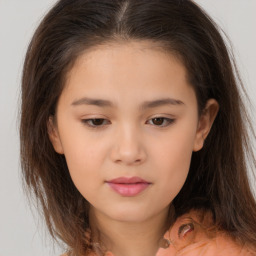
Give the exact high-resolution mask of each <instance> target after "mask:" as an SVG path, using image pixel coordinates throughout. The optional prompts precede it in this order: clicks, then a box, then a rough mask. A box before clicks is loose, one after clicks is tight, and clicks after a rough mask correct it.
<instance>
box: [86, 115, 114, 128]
mask: <svg viewBox="0 0 256 256" xmlns="http://www.w3.org/2000/svg"><path fill="white" fill-rule="evenodd" d="M93 120H103V121H104V123H105V124H100V125H93V124H90V122H92V121H93ZM81 121H82V123H83V124H84V125H86V126H88V127H89V128H93V129H99V128H103V127H104V126H106V125H107V124H106V122H107V123H108V124H109V123H110V121H109V120H107V119H106V118H97V117H96V118H87V119H82V120H81Z"/></svg>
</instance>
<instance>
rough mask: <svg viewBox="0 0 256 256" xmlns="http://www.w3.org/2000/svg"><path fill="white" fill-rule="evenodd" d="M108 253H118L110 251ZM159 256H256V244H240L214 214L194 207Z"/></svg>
mask: <svg viewBox="0 0 256 256" xmlns="http://www.w3.org/2000/svg"><path fill="white" fill-rule="evenodd" d="M89 256H96V254H95V253H90V254H89ZM105 256H114V255H113V253H111V252H107V253H105ZM156 256H256V248H255V249H252V248H249V247H247V246H245V245H244V246H243V245H240V244H238V243H236V242H235V241H234V240H233V239H232V238H231V237H229V236H228V234H227V233H225V232H222V231H218V230H217V229H216V227H214V225H213V222H212V215H211V214H200V213H199V212H196V211H191V212H190V213H187V214H185V215H183V216H181V217H179V218H178V219H177V220H176V222H175V223H174V225H172V226H171V228H170V229H169V230H168V231H167V232H166V233H165V235H164V238H163V240H162V241H161V245H160V248H159V250H158V252H157V254H156Z"/></svg>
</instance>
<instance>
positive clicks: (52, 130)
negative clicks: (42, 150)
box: [47, 116, 64, 154]
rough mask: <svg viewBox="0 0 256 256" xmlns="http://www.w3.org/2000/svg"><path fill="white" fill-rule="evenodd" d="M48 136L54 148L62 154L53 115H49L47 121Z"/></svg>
mask: <svg viewBox="0 0 256 256" xmlns="http://www.w3.org/2000/svg"><path fill="white" fill-rule="evenodd" d="M47 130H48V136H49V139H50V141H51V143H52V146H53V148H54V150H55V151H56V152H57V153H59V154H64V151H63V147H62V143H61V140H60V136H59V132H58V128H57V126H56V124H55V122H54V117H53V116H50V117H49V120H48V122H47Z"/></svg>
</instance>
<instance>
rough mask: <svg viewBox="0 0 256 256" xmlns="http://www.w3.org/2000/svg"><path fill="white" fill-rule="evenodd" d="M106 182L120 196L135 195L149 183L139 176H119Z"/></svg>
mask: <svg viewBox="0 0 256 256" xmlns="http://www.w3.org/2000/svg"><path fill="white" fill-rule="evenodd" d="M106 183H107V184H108V185H109V186H110V187H111V188H112V189H113V190H114V191H115V192H117V193H118V194H120V195H121V196H127V197H128V196H136V195H138V194H139V193H140V192H142V191H143V190H145V189H146V188H147V187H148V186H149V185H150V184H151V183H150V182H148V181H146V180H143V179H141V178H139V177H130V178H129V177H120V178H117V179H113V180H109V181H106Z"/></svg>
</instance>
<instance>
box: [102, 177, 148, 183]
mask: <svg viewBox="0 0 256 256" xmlns="http://www.w3.org/2000/svg"><path fill="white" fill-rule="evenodd" d="M107 183H116V184H135V183H151V182H148V181H146V180H144V179H142V178H140V177H119V178H116V179H112V180H108V181H107Z"/></svg>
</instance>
